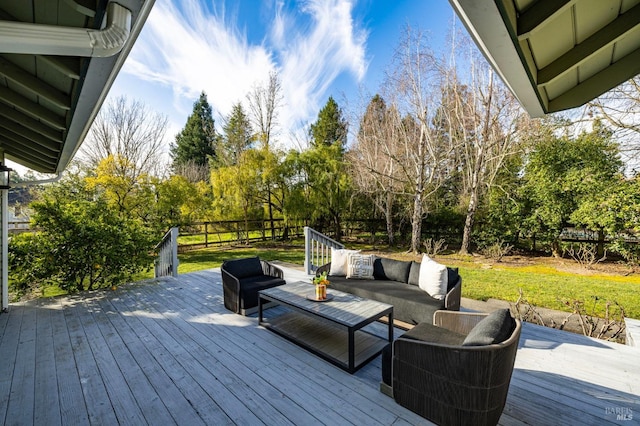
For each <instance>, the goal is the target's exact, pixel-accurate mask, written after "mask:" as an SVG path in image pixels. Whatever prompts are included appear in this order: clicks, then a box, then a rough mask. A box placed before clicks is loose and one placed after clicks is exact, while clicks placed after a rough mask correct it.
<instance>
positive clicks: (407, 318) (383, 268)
mask: <svg viewBox="0 0 640 426" xmlns="http://www.w3.org/2000/svg"><path fill="white" fill-rule="evenodd" d="M373 267H374V270H373V276H374V279H373V280H367V279H365V280H363V279H350V278H346V277H344V276H331V275H329V277H328V278H329V281H330V284H329V291H331V289H335V290H339V291H344V292H346V293H351V294H355V295H356V296H360V297H364V298H367V299H373V300H377V301H378V302H383V303H388V304H390V305H393V317H394V319H396V320H398V321H402V322H405V323H408V324H419V323H422V322H426V323H431V321H432V320H433V314H434V312H435V311H437V310H442V309H446V310H453V311H457V310H460V297H461V293H462V278H461V277H460V275H459V274H458V270H457V268H447V273H448V274H447V275H448V284H447V294H446V296H445V298H444V299H443V300H438V299H434V298H433V297H431V296H429V294H427V293H426V292H425V291H424V290H422V289H421V288H420V287H419V286H418V280H419V273H420V263H419V262H413V261H401V260H395V259H389V258H385V257H377V258H376V259H375V261H374V263H373ZM325 271H326V272H327V274H328V273H329V272H330V271H331V263H327V264H326V265H323V266H321V267H320V268H318V269H317V271H316V275H320V274H322V273H323V272H325Z"/></svg>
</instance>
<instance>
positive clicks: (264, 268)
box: [220, 257, 286, 315]
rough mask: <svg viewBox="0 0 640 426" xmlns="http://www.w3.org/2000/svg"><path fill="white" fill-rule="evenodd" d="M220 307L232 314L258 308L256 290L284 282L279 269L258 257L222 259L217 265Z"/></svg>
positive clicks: (247, 312)
mask: <svg viewBox="0 0 640 426" xmlns="http://www.w3.org/2000/svg"><path fill="white" fill-rule="evenodd" d="M220 272H221V273H222V287H223V294H224V307H225V308H227V309H229V310H230V311H232V312H235V313H236V314H242V315H249V314H252V313H254V312H256V311H257V310H258V291H260V290H263V289H267V288H271V287H276V286H279V285H283V284H285V283H286V282H285V280H284V278H283V276H284V274H283V273H282V269H280V268H278V267H277V266H274V265H272V264H271V263H269V262H267V261H264V260H260V259H259V258H258V257H250V258H246V259H234V260H225V261H224V262H223V263H222V266H221V268H220Z"/></svg>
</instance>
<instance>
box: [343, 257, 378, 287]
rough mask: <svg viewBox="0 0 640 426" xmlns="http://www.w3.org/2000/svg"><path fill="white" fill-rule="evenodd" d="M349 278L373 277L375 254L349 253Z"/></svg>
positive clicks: (369, 278)
mask: <svg viewBox="0 0 640 426" xmlns="http://www.w3.org/2000/svg"><path fill="white" fill-rule="evenodd" d="M347 278H354V279H359V280H372V279H373V255H371V254H360V253H349V255H348V256H347Z"/></svg>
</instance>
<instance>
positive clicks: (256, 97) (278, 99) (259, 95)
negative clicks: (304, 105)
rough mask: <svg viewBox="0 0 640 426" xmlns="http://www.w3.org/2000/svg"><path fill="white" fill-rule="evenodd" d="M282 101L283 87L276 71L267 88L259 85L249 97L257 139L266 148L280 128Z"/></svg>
mask: <svg viewBox="0 0 640 426" xmlns="http://www.w3.org/2000/svg"><path fill="white" fill-rule="evenodd" d="M282 99H283V97H282V85H281V83H280V78H279V77H278V73H276V72H275V71H274V72H271V73H269V79H268V81H267V84H266V86H260V85H257V86H255V87H254V88H253V90H252V91H251V92H250V93H249V94H248V95H247V101H248V102H249V116H250V119H251V123H252V124H253V127H254V129H256V131H257V132H258V135H257V138H256V139H257V140H258V141H260V142H261V143H262V145H263V146H265V147H269V144H270V143H271V138H272V136H274V133H275V129H276V128H277V126H278V109H279V108H280V107H281V106H282Z"/></svg>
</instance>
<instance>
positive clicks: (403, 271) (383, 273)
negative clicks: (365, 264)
mask: <svg viewBox="0 0 640 426" xmlns="http://www.w3.org/2000/svg"><path fill="white" fill-rule="evenodd" d="M410 269H411V262H405V261H403V260H396V259H389V258H386V257H377V258H376V260H375V261H374V262H373V276H374V278H375V279H376V280H392V281H398V282H401V283H407V282H409V270H410Z"/></svg>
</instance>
